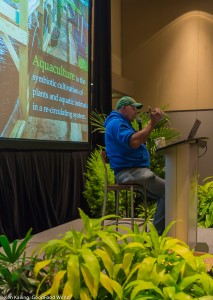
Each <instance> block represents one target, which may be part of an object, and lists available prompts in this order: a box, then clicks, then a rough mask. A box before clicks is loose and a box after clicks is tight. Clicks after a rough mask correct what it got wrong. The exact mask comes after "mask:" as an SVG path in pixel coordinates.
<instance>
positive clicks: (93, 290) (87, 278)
mask: <svg viewBox="0 0 213 300" xmlns="http://www.w3.org/2000/svg"><path fill="white" fill-rule="evenodd" d="M80 269H81V273H82V275H83V278H84V282H85V284H86V286H87V288H88V290H89V292H90V294H91V295H92V297H93V298H96V297H97V294H98V284H99V282H95V280H94V277H93V274H92V273H91V271H92V270H91V271H90V269H88V267H87V266H86V265H85V264H80Z"/></svg>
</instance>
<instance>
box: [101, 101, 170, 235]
mask: <svg viewBox="0 0 213 300" xmlns="http://www.w3.org/2000/svg"><path fill="white" fill-rule="evenodd" d="M142 106H143V104H141V103H137V102H136V101H135V100H134V99H133V98H131V97H129V96H124V97H122V98H121V99H120V100H119V101H118V103H117V107H116V109H117V110H114V111H112V112H111V113H110V115H109V116H108V117H107V119H106V121H105V123H104V126H105V127H106V131H105V145H106V153H107V157H108V159H109V162H110V167H111V168H112V169H113V170H114V173H115V177H116V181H117V183H118V184H125V183H126V184H127V183H136V184H140V185H142V186H144V187H145V188H146V190H147V194H148V195H149V196H151V197H152V199H156V200H157V208H156V212H155V216H154V222H153V224H154V225H155V227H156V229H157V231H158V233H159V235H161V234H162V232H163V231H164V229H165V181H164V180H163V179H162V178H160V177H158V176H157V175H155V174H154V173H153V172H152V171H151V170H150V156H149V152H148V150H147V148H146V145H145V142H146V140H147V138H148V137H149V135H150V133H151V132H152V130H153V129H154V127H155V125H156V124H157V123H158V122H159V121H160V120H161V119H162V117H163V112H162V111H161V110H160V108H155V109H152V110H151V111H150V121H149V123H148V125H147V126H146V127H144V128H142V129H141V130H139V131H136V130H135V129H134V128H133V127H132V124H131V122H132V121H133V120H134V119H135V117H136V115H137V108H141V107H142Z"/></svg>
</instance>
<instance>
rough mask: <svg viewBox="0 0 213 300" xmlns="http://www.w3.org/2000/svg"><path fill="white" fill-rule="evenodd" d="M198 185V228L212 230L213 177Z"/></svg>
mask: <svg viewBox="0 0 213 300" xmlns="http://www.w3.org/2000/svg"><path fill="white" fill-rule="evenodd" d="M203 183H204V184H203V185H198V226H200V227H206V228H213V176H210V177H207V178H205V179H204V180H203Z"/></svg>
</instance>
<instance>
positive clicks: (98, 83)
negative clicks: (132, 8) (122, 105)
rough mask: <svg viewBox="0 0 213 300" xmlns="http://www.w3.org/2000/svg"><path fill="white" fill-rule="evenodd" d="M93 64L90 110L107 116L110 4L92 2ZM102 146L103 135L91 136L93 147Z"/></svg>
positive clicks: (109, 99) (104, 0)
mask: <svg viewBox="0 0 213 300" xmlns="http://www.w3.org/2000/svg"><path fill="white" fill-rule="evenodd" d="M93 57H94V62H93V95H92V110H96V111H97V112H99V113H103V114H107V115H108V114H109V113H110V112H111V110H112V83H111V82H112V78H111V4H110V1H109V0H96V1H94V54H93ZM96 144H99V145H104V137H103V134H99V133H96V134H95V135H93V145H96Z"/></svg>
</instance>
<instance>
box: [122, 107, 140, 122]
mask: <svg viewBox="0 0 213 300" xmlns="http://www.w3.org/2000/svg"><path fill="white" fill-rule="evenodd" d="M121 112H122V114H123V115H124V116H125V117H126V118H127V120H129V121H130V122H132V121H133V120H134V119H135V117H136V116H137V109H136V107H135V106H132V105H126V106H123V107H122V110H121Z"/></svg>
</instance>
